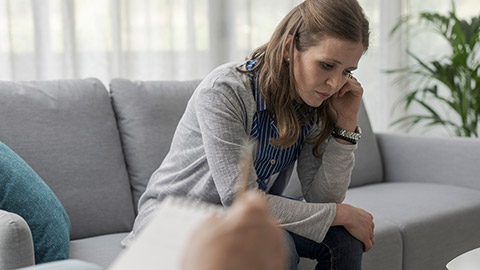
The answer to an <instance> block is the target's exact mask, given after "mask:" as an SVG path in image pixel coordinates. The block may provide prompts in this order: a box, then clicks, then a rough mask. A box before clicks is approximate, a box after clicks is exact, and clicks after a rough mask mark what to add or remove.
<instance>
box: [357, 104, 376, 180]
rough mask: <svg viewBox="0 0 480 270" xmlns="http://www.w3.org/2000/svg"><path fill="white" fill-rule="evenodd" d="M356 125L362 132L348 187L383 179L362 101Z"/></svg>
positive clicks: (373, 136)
mask: <svg viewBox="0 0 480 270" xmlns="http://www.w3.org/2000/svg"><path fill="white" fill-rule="evenodd" d="M358 125H359V126H360V128H361V129H362V133H363V134H362V138H361V139H360V140H359V141H358V148H357V150H355V167H354V168H353V172H352V182H351V184H350V187H357V186H363V185H367V184H374V183H379V182H382V181H383V164H382V156H381V155H380V149H379V148H378V144H377V138H376V136H375V133H373V130H372V126H371V125H370V120H369V119H368V114H367V110H366V109H365V105H364V103H363V102H362V106H360V111H359V114H358Z"/></svg>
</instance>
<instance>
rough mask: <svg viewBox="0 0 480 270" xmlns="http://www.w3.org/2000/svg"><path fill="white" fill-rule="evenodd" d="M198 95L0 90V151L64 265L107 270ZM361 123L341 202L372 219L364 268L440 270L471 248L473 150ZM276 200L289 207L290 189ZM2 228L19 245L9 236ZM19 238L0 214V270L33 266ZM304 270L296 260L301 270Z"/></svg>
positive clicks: (140, 86) (477, 173) (176, 90)
mask: <svg viewBox="0 0 480 270" xmlns="http://www.w3.org/2000/svg"><path fill="white" fill-rule="evenodd" d="M197 84H198V81H187V82H140V81H136V82H132V81H129V80H124V79H114V80H112V81H111V83H110V86H109V90H107V88H106V87H105V86H104V85H103V84H102V83H101V82H100V81H99V80H97V79H93V78H91V79H84V80H61V81H37V82H0V127H1V128H0V141H2V142H4V143H5V144H6V145H8V146H9V147H10V148H12V149H13V150H14V151H16V152H17V153H18V154H19V155H20V156H21V157H22V158H23V159H24V160H25V161H26V162H27V163H28V164H29V165H30V166H31V167H32V168H33V169H34V170H35V171H36V172H37V173H38V174H39V175H40V176H41V177H42V178H43V179H44V181H45V182H46V183H47V184H48V185H49V186H50V187H51V189H52V190H53V191H54V192H55V194H56V195H57V196H58V198H59V199H60V201H61V202H62V204H63V205H64V207H65V209H66V211H67V213H68V215H69V217H70V220H71V223H72V231H71V244H70V248H71V250H70V255H71V256H70V257H71V258H72V259H80V260H82V261H86V262H91V263H94V264H97V265H100V266H102V267H104V268H106V267H108V265H109V264H110V263H111V262H112V260H113V259H114V258H115V257H116V256H117V255H118V253H119V252H120V250H121V247H120V241H121V240H122V239H123V238H124V237H125V236H126V235H127V233H128V231H129V230H131V228H132V225H133V222H134V218H135V214H136V204H137V201H138V198H139V196H140V195H141V194H142V192H143V191H144V189H145V186H146V184H147V182H148V180H149V177H150V174H151V173H152V172H153V171H154V170H155V169H156V168H157V167H158V166H159V165H160V163H161V161H162V159H163V158H164V156H165V155H166V153H167V151H168V149H169V145H170V140H171V138H172V136H173V132H174V130H175V126H176V123H177V122H178V120H179V119H180V117H181V115H182V113H183V110H184V108H185V106H186V103H187V101H188V99H189V96H190V95H191V93H192V92H193V90H194V89H195V87H196V85H197ZM359 124H360V126H361V127H362V129H363V132H364V136H363V138H362V139H361V141H360V144H359V147H358V150H357V151H356V159H357V161H356V167H355V169H354V173H353V177H352V184H351V188H350V189H349V191H348V194H347V198H346V202H347V203H351V204H353V205H356V206H358V207H361V208H364V209H366V210H368V211H370V212H371V213H372V214H373V215H374V217H375V224H376V227H375V232H376V245H375V246H374V248H373V249H372V250H371V251H370V252H368V253H366V254H365V256H364V269H388V270H395V269H407V270H414V269H418V270H420V269H421V270H428V269H435V270H437V269H445V264H446V263H447V262H448V261H449V260H451V259H453V258H454V257H455V256H457V255H459V254H461V253H463V252H465V251H467V250H470V249H473V248H476V247H479V246H480V230H479V228H480V163H479V157H480V140H476V139H460V138H432V137H413V136H401V135H392V134H374V133H373V132H372V129H371V127H370V124H369V121H368V117H367V114H366V112H365V110H364V108H363V107H362V111H361V116H360V120H359ZM285 193H286V194H287V195H291V196H299V187H298V182H296V181H293V184H291V185H289V186H287V189H286V191H285ZM12 223H14V224H15V226H17V227H16V228H17V229H18V228H21V230H16V232H19V231H21V232H23V234H20V233H18V234H12V233H9V231H11V226H12ZM28 232H29V230H28V226H26V223H25V222H22V219H21V218H19V217H18V216H16V215H15V214H13V213H8V212H6V211H1V210H0V269H14V268H19V267H23V266H28V265H31V264H32V262H33V259H32V256H33V254H32V253H33V252H32V241H31V237H30V238H29V233H28ZM19 254H20V255H19ZM15 256H16V257H15ZM9 258H10V259H9ZM11 258H15V259H14V260H12V259H11ZM312 265H314V264H313V261H310V260H302V262H301V266H300V269H313V267H311V266H312Z"/></svg>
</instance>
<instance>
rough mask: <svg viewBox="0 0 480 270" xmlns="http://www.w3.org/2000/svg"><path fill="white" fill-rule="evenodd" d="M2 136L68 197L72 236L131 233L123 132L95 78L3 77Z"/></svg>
mask: <svg viewBox="0 0 480 270" xmlns="http://www.w3.org/2000/svg"><path fill="white" fill-rule="evenodd" d="M0 126H2V128H0V140H1V141H3V142H4V143H5V144H6V145H8V146H9V147H10V148H11V149H13V150H14V151H15V152H16V153H18V155H20V156H21V157H22V158H23V159H24V160H25V161H26V162H27V163H28V164H29V165H30V166H31V167H32V168H33V169H34V170H35V171H36V172H37V173H38V175H39V176H40V177H41V178H42V179H43V180H44V181H45V182H46V183H47V184H48V186H49V187H50V188H51V189H52V190H53V192H54V193H55V194H56V195H57V197H58V198H59V199H60V201H61V202H62V204H63V206H64V207H65V210H66V211H67V213H68V215H69V217H70V221H71V223H72V232H71V239H77V238H85V237H90V236H96V235H102V234H107V233H117V232H127V231H129V230H131V228H132V226H133V221H134V219H135V212H134V210H133V203H132V195H131V189H130V183H129V178H128V173H127V169H126V165H125V158H124V156H123V152H122V145H121V142H120V135H119V132H118V129H117V123H116V121H115V116H114V113H113V108H112V105H111V102H110V96H109V94H108V91H107V89H106V88H105V86H104V85H103V84H102V83H101V82H100V81H99V80H97V79H83V80H59V81H31V82H3V81H0Z"/></svg>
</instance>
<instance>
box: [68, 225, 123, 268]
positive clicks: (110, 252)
mask: <svg viewBox="0 0 480 270" xmlns="http://www.w3.org/2000/svg"><path fill="white" fill-rule="evenodd" d="M127 235H128V233H115V234H107V235H102V236H95V237H89V238H84V239H78V240H73V241H71V242H70V258H71V259H78V260H83V261H86V262H91V263H94V264H96V265H99V266H101V267H103V268H107V266H109V265H110V264H111V263H112V262H113V260H114V259H115V258H116V257H117V256H118V254H119V253H120V251H122V246H121V245H120V242H121V241H122V240H123V238H125V237H126V236H127Z"/></svg>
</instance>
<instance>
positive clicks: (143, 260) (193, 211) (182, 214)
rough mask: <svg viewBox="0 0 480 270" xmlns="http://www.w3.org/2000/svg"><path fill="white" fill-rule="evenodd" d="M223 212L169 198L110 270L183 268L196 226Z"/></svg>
mask: <svg viewBox="0 0 480 270" xmlns="http://www.w3.org/2000/svg"><path fill="white" fill-rule="evenodd" d="M224 212H225V211H224V209H223V207H221V206H218V205H213V204H208V203H205V202H200V201H192V200H188V199H185V198H179V197H167V198H165V200H164V201H163V202H162V204H161V205H160V206H159V208H158V209H157V210H156V212H155V214H154V216H153V218H152V220H151V221H150V222H149V223H148V224H147V225H146V226H145V228H144V229H143V230H142V231H141V232H140V234H139V235H138V236H137V237H136V238H135V240H134V241H133V242H132V243H131V245H130V246H129V247H128V248H127V249H125V250H123V251H122V252H121V253H120V255H119V256H118V257H117V258H116V259H115V260H114V261H113V263H112V264H111V265H110V267H109V268H108V270H132V269H142V270H148V269H162V270H176V269H181V262H182V259H183V255H184V253H185V250H186V247H187V246H188V244H189V241H190V238H191V237H192V233H193V231H194V230H195V229H196V227H197V226H199V225H200V223H202V222H203V221H205V220H206V219H207V218H209V217H210V216H212V215H215V214H218V215H223V214H224Z"/></svg>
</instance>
